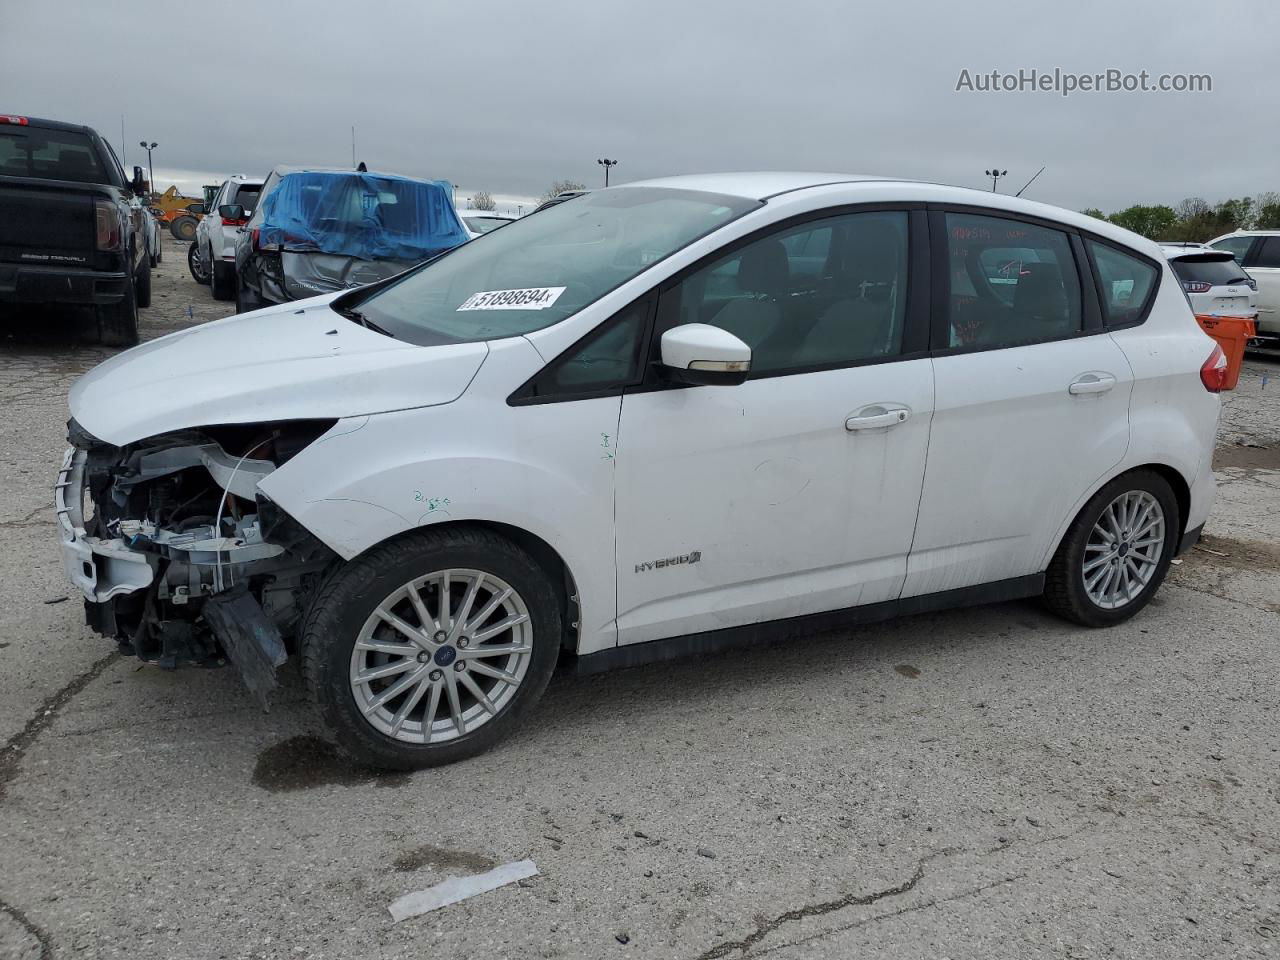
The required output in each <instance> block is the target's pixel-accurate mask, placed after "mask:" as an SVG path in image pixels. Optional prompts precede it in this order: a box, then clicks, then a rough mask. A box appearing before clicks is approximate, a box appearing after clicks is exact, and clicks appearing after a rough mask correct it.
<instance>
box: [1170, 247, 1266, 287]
mask: <svg viewBox="0 0 1280 960" xmlns="http://www.w3.org/2000/svg"><path fill="white" fill-rule="evenodd" d="M1171 262H1172V263H1173V272H1174V273H1176V274H1177V275H1178V279H1179V280H1181V281H1182V282H1183V283H1188V282H1190V283H1212V284H1213V285H1214V286H1219V285H1223V284H1231V283H1244V282H1245V281H1246V280H1247V279H1248V277H1247V276H1246V275H1245V272H1244V271H1243V270H1242V269H1240V264H1238V263H1236V261H1235V259H1234V258H1233V257H1231V256H1230V255H1229V254H1221V255H1219V256H1213V255H1212V254H1211V255H1209V256H1204V257H1195V258H1189V257H1180V258H1178V259H1177V260H1173V261H1171Z"/></svg>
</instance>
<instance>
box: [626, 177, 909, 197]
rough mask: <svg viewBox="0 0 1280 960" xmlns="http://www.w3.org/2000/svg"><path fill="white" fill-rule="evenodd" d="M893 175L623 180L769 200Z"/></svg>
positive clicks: (637, 184) (640, 185) (647, 184)
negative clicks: (805, 190) (793, 193)
mask: <svg viewBox="0 0 1280 960" xmlns="http://www.w3.org/2000/svg"><path fill="white" fill-rule="evenodd" d="M890 179H893V178H891V177H874V176H867V175H866V174H848V173H787V172H756V173H697V174H686V175H684V176H679V177H661V178H659V179H657V180H640V181H634V182H632V183H627V184H622V185H620V186H627V187H667V188H670V189H675V190H701V191H704V192H706V193H723V194H727V195H729V196H734V197H744V198H746V199H748V200H767V199H769V198H770V197H776V196H777V195H778V194H780V193H790V192H792V191H793V190H803V189H805V188H807V187H819V186H825V185H827V184H831V183H857V182H861V181H866V180H890Z"/></svg>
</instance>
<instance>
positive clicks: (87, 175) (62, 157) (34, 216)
mask: <svg viewBox="0 0 1280 960" xmlns="http://www.w3.org/2000/svg"><path fill="white" fill-rule="evenodd" d="M107 182H108V178H107V174H106V172H105V171H104V170H103V169H102V164H101V160H100V158H99V157H98V153H97V150H96V149H95V146H94V143H93V141H92V139H91V138H90V137H89V136H88V135H87V134H84V133H80V132H78V131H69V130H50V129H44V128H41V127H35V126H18V125H15V124H4V125H0V261H5V262H9V263H29V264H33V265H49V266H52V265H59V264H60V265H63V266H87V265H89V264H90V262H91V261H92V260H93V257H94V254H95V251H96V230H95V224H94V208H93V201H94V197H95V196H101V195H104V194H105V192H106V191H104V190H103V188H102V187H101V186H100V185H101V184H105V183H107Z"/></svg>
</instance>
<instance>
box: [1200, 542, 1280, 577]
mask: <svg viewBox="0 0 1280 960" xmlns="http://www.w3.org/2000/svg"><path fill="white" fill-rule="evenodd" d="M1188 553H1189V554H1190V555H1192V556H1194V557H1195V558H1196V560H1197V561H1199V562H1201V563H1209V564H1214V565H1216V566H1220V567H1235V568H1236V569H1239V570H1254V571H1258V572H1273V573H1274V572H1280V546H1276V545H1275V544H1273V543H1266V542H1265V541H1262V540H1235V539H1233V538H1231V537H1215V536H1210V535H1208V534H1206V535H1205V536H1203V537H1201V538H1200V542H1199V543H1197V544H1196V545H1195V546H1194V547H1192V548H1191V550H1190V551H1188ZM1186 556H1187V554H1183V557H1184V558H1185V557H1186Z"/></svg>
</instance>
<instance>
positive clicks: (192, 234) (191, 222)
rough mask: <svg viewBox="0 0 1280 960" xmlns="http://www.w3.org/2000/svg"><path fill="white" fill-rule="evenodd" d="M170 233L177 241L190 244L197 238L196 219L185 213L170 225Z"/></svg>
mask: <svg viewBox="0 0 1280 960" xmlns="http://www.w3.org/2000/svg"><path fill="white" fill-rule="evenodd" d="M169 232H170V233H171V234H173V238H174V239H175V240H181V241H182V242H183V243H190V242H191V241H192V240H194V239H195V238H196V218H195V217H193V216H191V215H190V214H185V213H184V214H183V215H182V216H180V217H178V218H176V219H175V220H174V221H173V222H172V223H170V224H169Z"/></svg>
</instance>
